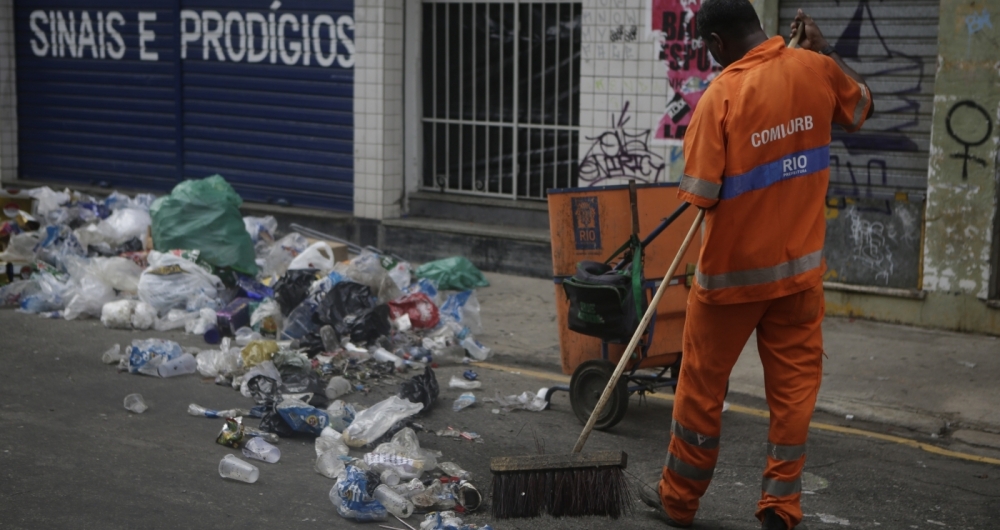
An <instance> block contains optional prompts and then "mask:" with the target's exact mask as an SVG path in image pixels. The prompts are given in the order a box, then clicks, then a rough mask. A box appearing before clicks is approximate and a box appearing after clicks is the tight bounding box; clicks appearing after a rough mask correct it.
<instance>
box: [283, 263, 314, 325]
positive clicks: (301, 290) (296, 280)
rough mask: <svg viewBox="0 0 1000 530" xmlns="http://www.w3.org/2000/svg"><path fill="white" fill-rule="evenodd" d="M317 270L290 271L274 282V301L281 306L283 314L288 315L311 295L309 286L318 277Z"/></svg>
mask: <svg viewBox="0 0 1000 530" xmlns="http://www.w3.org/2000/svg"><path fill="white" fill-rule="evenodd" d="M317 272H318V271H316V270H312V269H299V270H294V271H288V273H286V274H285V275H284V276H282V277H281V279H279V280H278V281H277V283H275V284H274V301H275V302H277V303H278V305H279V306H280V307H281V314H282V315H284V316H288V314H289V313H291V312H292V310H293V309H295V308H296V307H298V306H299V304H301V303H302V301H303V300H305V299H306V297H307V296H309V288H310V287H311V286H312V284H313V282H315V281H316V278H317Z"/></svg>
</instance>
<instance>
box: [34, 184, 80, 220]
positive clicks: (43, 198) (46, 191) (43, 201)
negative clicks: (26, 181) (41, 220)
mask: <svg viewBox="0 0 1000 530" xmlns="http://www.w3.org/2000/svg"><path fill="white" fill-rule="evenodd" d="M25 193H27V194H28V196H30V197H31V198H33V199H35V200H36V201H38V205H37V207H36V211H37V212H38V215H41V216H42V217H47V216H48V214H49V213H50V212H52V211H55V210H58V209H59V207H60V206H62V205H63V204H66V203H68V202H69V200H70V194H69V190H66V191H54V190H53V189H52V188H50V187H48V186H44V187H41V188H35V189H31V190H27V191H26V192H25Z"/></svg>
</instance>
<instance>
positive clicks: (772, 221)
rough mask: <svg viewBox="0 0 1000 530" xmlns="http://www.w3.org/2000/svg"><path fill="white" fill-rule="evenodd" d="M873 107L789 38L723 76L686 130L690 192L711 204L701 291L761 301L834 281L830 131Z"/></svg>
mask: <svg viewBox="0 0 1000 530" xmlns="http://www.w3.org/2000/svg"><path fill="white" fill-rule="evenodd" d="M871 104H872V102H871V97H870V94H869V91H868V88H867V87H866V86H865V85H863V84H859V83H858V82H856V81H855V80H853V79H851V78H850V77H849V76H848V75H847V74H845V73H844V72H843V71H842V70H841V69H840V67H839V66H837V63H835V62H834V61H833V59H831V58H829V57H826V56H824V55H821V54H818V53H815V52H812V51H807V50H800V49H789V48H786V47H785V44H784V41H783V40H782V38H781V37H773V38H771V39H769V40H767V41H766V42H764V43H762V44H760V45H759V46H757V47H756V48H754V49H753V50H751V51H750V52H749V53H747V54H746V55H745V56H744V57H743V58H742V59H740V60H739V61H736V62H734V63H732V64H731V65H729V66H728V67H726V69H725V70H723V71H722V72H721V73H720V74H719V75H718V77H716V78H715V80H713V81H712V83H711V85H710V86H709V87H708V89H707V90H706V91H705V94H704V95H703V96H702V98H701V101H699V103H698V106H697V107H696V108H695V111H694V115H693V116H692V118H691V124H690V126H689V127H688V130H687V133H686V134H685V136H684V160H685V162H684V176H683V177H682V179H681V183H680V189H679V191H678V195H679V196H680V198H681V199H682V200H685V201H687V202H689V203H691V204H694V205H696V206H699V207H701V208H706V209H707V211H706V214H705V231H704V236H703V237H704V239H703V242H702V247H701V256H700V258H699V261H698V270H697V272H696V274H695V288H694V289H695V295H696V296H698V297H699V298H700V299H701V300H702V301H704V302H706V303H712V304H735V303H744V302H756V301H760V300H769V299H773V298H779V297H782V296H787V295H790V294H794V293H797V292H800V291H803V290H805V289H808V288H810V287H813V286H815V285H816V284H818V283H819V282H820V281H822V275H823V272H824V271H825V270H826V265H825V263H824V261H823V240H824V238H825V236H826V219H825V212H824V208H825V197H826V191H827V185H828V183H829V179H830V129H831V126H832V124H834V123H836V124H839V125H842V126H843V127H844V128H845V129H847V130H848V131H850V132H853V131H856V130H858V129H859V128H860V127H861V124H862V123H864V120H865V117H866V116H867V114H868V110H869V108H870V107H871Z"/></svg>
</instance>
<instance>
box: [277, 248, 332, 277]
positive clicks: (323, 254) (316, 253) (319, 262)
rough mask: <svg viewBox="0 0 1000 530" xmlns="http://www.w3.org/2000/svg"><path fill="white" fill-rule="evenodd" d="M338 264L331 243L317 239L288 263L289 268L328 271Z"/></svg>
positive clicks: (291, 269)
mask: <svg viewBox="0 0 1000 530" xmlns="http://www.w3.org/2000/svg"><path fill="white" fill-rule="evenodd" d="M336 264H337V261H336V260H335V259H333V249H332V248H330V244H329V243H327V242H326V241H317V242H315V243H313V244H312V245H309V247H308V248H306V249H305V250H303V251H302V253H301V254H299V255H298V256H295V259H293V260H292V262H291V263H289V264H288V270H290V271H293V270H302V269H316V270H319V271H323V272H324V273H328V272H330V271H332V270H333V267H334V265H336Z"/></svg>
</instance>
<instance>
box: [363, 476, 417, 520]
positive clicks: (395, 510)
mask: <svg viewBox="0 0 1000 530" xmlns="http://www.w3.org/2000/svg"><path fill="white" fill-rule="evenodd" d="M372 497H375V500H377V501H378V502H380V503H382V506H384V507H385V509H386V510H387V511H388V512H389V513H391V514H393V515H395V516H397V517H400V518H402V519H406V518H407V517H409V516H411V515H413V503H412V502H410V501H408V500H406V497H403V496H402V495H400V494H398V493H396V492H395V491H392V489H391V488H390V487H389V486H386V485H385V484H380V485H379V487H377V488H375V493H374V494H373V495H372Z"/></svg>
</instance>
